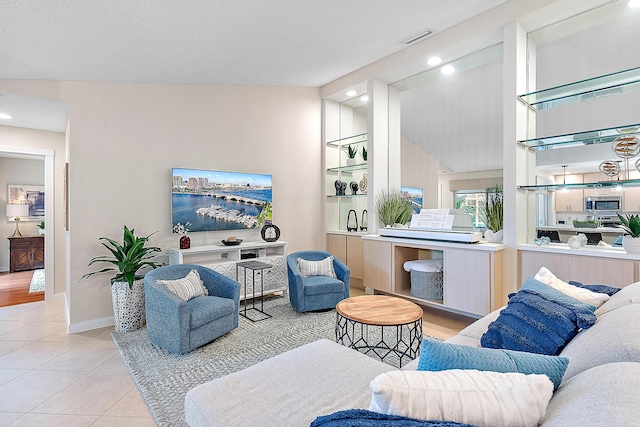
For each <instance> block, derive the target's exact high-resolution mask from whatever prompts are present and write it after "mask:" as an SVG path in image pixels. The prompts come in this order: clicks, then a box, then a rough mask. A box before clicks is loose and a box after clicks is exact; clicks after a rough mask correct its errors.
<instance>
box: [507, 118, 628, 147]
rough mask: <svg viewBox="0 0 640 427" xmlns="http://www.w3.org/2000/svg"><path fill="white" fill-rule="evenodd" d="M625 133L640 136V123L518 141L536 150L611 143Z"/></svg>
mask: <svg viewBox="0 0 640 427" xmlns="http://www.w3.org/2000/svg"><path fill="white" fill-rule="evenodd" d="M623 135H625V136H630V135H633V136H636V137H640V124H632V125H626V126H618V127H613V128H606V129H595V130H589V131H585V132H576V133H568V134H565V135H556V136H548V137H544V138H534V139H525V140H521V141H518V143H519V144H522V145H525V146H527V147H530V148H535V149H536V150H553V149H554V148H565V147H574V146H576V147H577V146H582V145H591V144H604V143H608V142H609V143H610V142H613V141H615V139H616V138H618V137H620V136H623Z"/></svg>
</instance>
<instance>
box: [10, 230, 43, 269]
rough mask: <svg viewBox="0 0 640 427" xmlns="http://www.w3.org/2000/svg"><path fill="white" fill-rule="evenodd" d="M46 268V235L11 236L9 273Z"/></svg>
mask: <svg viewBox="0 0 640 427" xmlns="http://www.w3.org/2000/svg"><path fill="white" fill-rule="evenodd" d="M38 268H44V236H22V237H9V273H13V272H16V271H25V270H36V269H38Z"/></svg>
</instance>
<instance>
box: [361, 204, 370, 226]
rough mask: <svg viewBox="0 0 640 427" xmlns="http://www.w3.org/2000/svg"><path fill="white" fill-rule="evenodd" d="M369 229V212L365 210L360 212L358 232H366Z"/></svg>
mask: <svg viewBox="0 0 640 427" xmlns="http://www.w3.org/2000/svg"><path fill="white" fill-rule="evenodd" d="M368 227H369V212H367V210H366V209H365V210H363V211H362V220H361V221H360V231H367V228H368Z"/></svg>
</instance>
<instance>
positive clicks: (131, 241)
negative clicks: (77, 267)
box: [80, 225, 164, 332]
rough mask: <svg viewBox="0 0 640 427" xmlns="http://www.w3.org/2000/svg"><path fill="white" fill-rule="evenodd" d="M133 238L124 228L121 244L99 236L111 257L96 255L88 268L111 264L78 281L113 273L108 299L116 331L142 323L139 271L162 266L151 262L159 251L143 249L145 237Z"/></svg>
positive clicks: (137, 326)
mask: <svg viewBox="0 0 640 427" xmlns="http://www.w3.org/2000/svg"><path fill="white" fill-rule="evenodd" d="M152 235H153V234H150V235H149V236H147V237H137V236H136V235H135V231H134V230H133V229H131V230H129V228H127V226H126V225H125V226H124V236H123V242H122V243H120V242H117V241H115V240H113V239H110V238H108V237H100V238H99V239H98V240H102V241H103V242H102V246H104V247H105V248H107V250H108V251H109V252H111V254H112V256H107V255H103V256H98V257H95V258H92V259H91V260H90V261H89V264H88V266H91V265H93V264H96V263H107V264H113V266H110V267H105V268H103V269H102V270H99V271H94V272H91V273H87V274H85V275H84V276H82V277H81V278H80V280H83V279H86V278H87V277H91V276H93V275H94V274H99V273H107V272H116V275H115V276H114V277H113V278H111V296H112V302H113V319H114V325H115V328H116V332H126V331H133V330H136V329H139V328H140V327H141V326H142V324H143V322H144V318H145V316H144V280H143V279H144V274H141V270H142V269H143V268H152V269H153V268H157V267H160V266H162V265H164V263H162V262H156V261H154V258H155V257H156V255H157V254H158V253H159V252H162V249H160V248H158V247H155V246H147V242H148V240H149V238H150V237H151V236H152Z"/></svg>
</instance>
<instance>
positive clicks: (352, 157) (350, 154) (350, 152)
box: [347, 145, 358, 165]
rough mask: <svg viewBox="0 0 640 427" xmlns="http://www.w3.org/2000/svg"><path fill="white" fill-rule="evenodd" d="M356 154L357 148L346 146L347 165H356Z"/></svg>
mask: <svg viewBox="0 0 640 427" xmlns="http://www.w3.org/2000/svg"><path fill="white" fill-rule="evenodd" d="M356 154H358V148H357V147H356V146H353V145H348V146H347V165H355V164H356Z"/></svg>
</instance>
